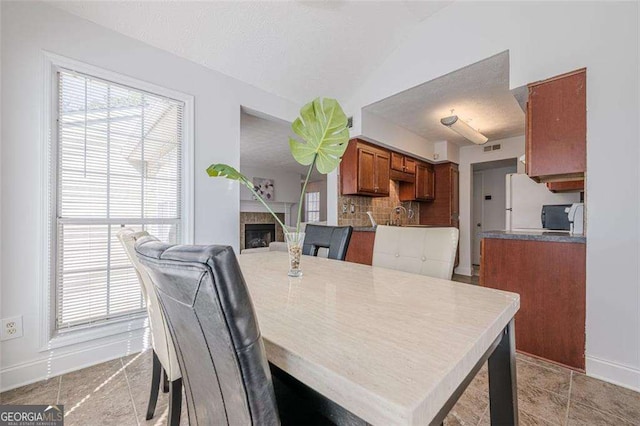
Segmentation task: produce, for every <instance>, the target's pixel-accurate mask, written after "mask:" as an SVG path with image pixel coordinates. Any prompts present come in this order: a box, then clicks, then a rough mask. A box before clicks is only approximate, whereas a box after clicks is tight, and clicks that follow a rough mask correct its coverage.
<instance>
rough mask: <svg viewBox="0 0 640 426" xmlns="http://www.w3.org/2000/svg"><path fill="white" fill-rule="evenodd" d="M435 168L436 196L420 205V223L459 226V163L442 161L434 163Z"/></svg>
mask: <svg viewBox="0 0 640 426" xmlns="http://www.w3.org/2000/svg"><path fill="white" fill-rule="evenodd" d="M433 169H434V172H435V176H434V181H435V196H434V197H433V201H432V202H429V203H422V204H421V205H420V224H421V225H434V226H455V227H458V224H459V214H460V208H459V206H460V194H459V182H458V181H459V175H458V165H457V164H455V163H440V164H436V165H434V166H433ZM418 173H419V172H418ZM416 177H417V176H416Z"/></svg>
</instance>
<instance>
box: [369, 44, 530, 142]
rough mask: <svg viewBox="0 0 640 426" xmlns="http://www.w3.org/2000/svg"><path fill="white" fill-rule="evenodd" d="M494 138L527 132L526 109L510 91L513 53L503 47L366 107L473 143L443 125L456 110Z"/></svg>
mask: <svg viewBox="0 0 640 426" xmlns="http://www.w3.org/2000/svg"><path fill="white" fill-rule="evenodd" d="M452 109H453V110H454V114H456V115H458V116H459V117H460V119H462V120H463V121H465V122H467V123H468V124H469V125H470V126H471V127H473V128H475V129H477V130H479V131H480V132H481V133H482V134H484V135H485V136H487V137H488V138H489V143H490V142H491V141H494V140H498V139H504V138H508V137H512V136H518V135H523V134H524V112H523V111H522V109H521V108H520V105H519V103H518V101H517V100H516V98H515V97H514V95H513V94H512V93H511V92H510V91H509V53H508V52H503V53H500V54H497V55H495V56H492V57H490V58H488V59H485V60H483V61H480V62H477V63H475V64H472V65H469V66H467V67H465V68H462V69H460V70H457V71H454V72H452V73H449V74H447V75H444V76H442V77H438V78H436V79H434V80H431V81H429V82H427V83H424V84H421V85H419V86H416V87H413V88H411V89H409V90H406V91H404V92H401V93H398V94H397V95H393V96H391V97H389V98H386V99H383V100H381V101H379V102H376V103H374V104H371V105H368V106H367V107H365V108H364V110H365V111H367V112H370V113H373V114H376V115H379V116H381V117H384V118H385V119H387V120H389V121H391V122H393V123H395V124H397V125H399V126H401V127H404V128H406V129H408V130H410V131H412V132H413V133H415V134H417V135H420V136H422V137H424V138H425V139H427V140H429V141H432V142H436V141H443V140H446V141H450V142H453V143H455V144H457V145H459V146H466V145H473V143H472V142H469V141H468V140H467V139H465V138H463V137H462V136H460V135H458V134H457V133H455V132H454V131H453V130H451V129H449V128H447V127H446V126H443V125H442V124H441V123H440V119H441V118H443V117H447V116H449V115H451V110H452Z"/></svg>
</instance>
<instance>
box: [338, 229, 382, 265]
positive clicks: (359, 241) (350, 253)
mask: <svg viewBox="0 0 640 426" xmlns="http://www.w3.org/2000/svg"><path fill="white" fill-rule="evenodd" d="M375 238H376V233H375V232H370V231H353V232H352V233H351V240H349V248H347V255H346V257H345V260H346V261H347V262H354V263H362V264H363V265H371V263H372V262H373V243H374V242H375Z"/></svg>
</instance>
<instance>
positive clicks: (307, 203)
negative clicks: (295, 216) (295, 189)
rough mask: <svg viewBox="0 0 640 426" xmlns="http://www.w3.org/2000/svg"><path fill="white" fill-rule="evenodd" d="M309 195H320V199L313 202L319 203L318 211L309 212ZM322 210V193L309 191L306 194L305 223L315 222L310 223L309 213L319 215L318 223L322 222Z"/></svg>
mask: <svg viewBox="0 0 640 426" xmlns="http://www.w3.org/2000/svg"><path fill="white" fill-rule="evenodd" d="M309 194H318V195H317V197H318V199H317V200H313V201H312V202H314V203H315V202H316V201H317V203H318V210H309V199H308V197H309ZM320 210H321V209H320V191H309V192H306V193H305V194H304V215H305V222H308V223H313V222H310V221H309V212H313V213H318V220H317V221H316V222H320Z"/></svg>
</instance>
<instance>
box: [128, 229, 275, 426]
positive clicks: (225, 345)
mask: <svg viewBox="0 0 640 426" xmlns="http://www.w3.org/2000/svg"><path fill="white" fill-rule="evenodd" d="M136 252H137V253H138V257H139V259H140V261H141V263H142V264H143V265H145V267H146V268H147V270H148V271H149V275H150V277H151V280H152V282H153V284H154V286H155V287H156V292H157V294H158V297H159V299H160V304H161V306H162V309H163V311H164V314H165V317H166V318H167V322H168V323H169V330H170V331H171V335H172V337H173V339H174V342H175V343H176V349H177V352H178V361H179V362H180V369H181V370H182V378H183V382H184V389H185V395H186V398H187V408H188V413H189V424H191V425H201V424H207V425H278V424H279V423H280V420H279V416H278V410H277V406H276V399H275V393H274V389H273V384H272V381H271V373H270V371H269V364H268V362H267V357H266V355H265V350H264V345H263V342H262V338H261V336H260V329H259V328H258V323H257V321H256V318H255V313H254V310H253V305H252V303H251V298H250V296H249V292H248V290H247V286H246V283H245V281H244V278H243V276H242V272H241V271H240V265H239V264H238V261H237V259H236V256H235V254H234V253H233V249H232V248H231V247H226V246H186V245H182V246H170V245H167V244H163V243H160V242H158V241H154V240H150V239H149V240H145V239H141V240H138V242H137V243H136Z"/></svg>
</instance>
